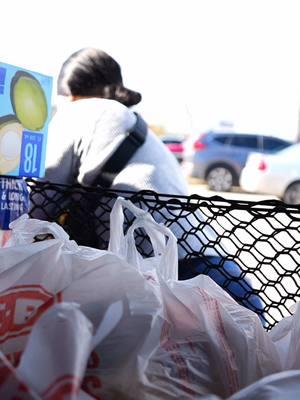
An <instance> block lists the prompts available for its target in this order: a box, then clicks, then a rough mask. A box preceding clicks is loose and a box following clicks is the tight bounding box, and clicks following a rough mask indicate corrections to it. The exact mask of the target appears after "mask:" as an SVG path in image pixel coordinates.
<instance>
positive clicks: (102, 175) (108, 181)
mask: <svg viewBox="0 0 300 400" xmlns="http://www.w3.org/2000/svg"><path fill="white" fill-rule="evenodd" d="M135 115H136V123H135V125H134V126H133V128H132V129H131V130H130V131H128V132H127V134H126V137H125V139H124V140H123V141H122V143H121V144H120V145H119V147H118V148H117V149H116V151H115V152H114V153H113V154H112V155H111V156H110V158H109V159H108V160H107V161H106V162H105V164H104V165H103V166H102V168H101V171H100V172H99V174H98V176H97V178H96V179H95V180H94V182H93V186H96V185H100V186H102V187H104V188H109V187H110V186H111V185H112V183H113V180H114V179H115V177H116V175H117V174H118V173H119V172H120V171H122V169H123V168H124V167H125V166H126V164H127V163H128V161H129V160H130V159H131V157H132V156H133V155H134V153H135V152H136V151H137V150H138V148H139V147H140V146H142V144H143V143H144V142H145V140H146V136H147V130H148V128H147V124H146V122H145V121H144V120H143V118H142V117H141V116H140V115H139V114H137V113H135Z"/></svg>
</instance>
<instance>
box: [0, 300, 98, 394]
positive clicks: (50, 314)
mask: <svg viewBox="0 0 300 400" xmlns="http://www.w3.org/2000/svg"><path fill="white" fill-rule="evenodd" d="M92 343H93V337H92V324H91V323H90V321H88V319H87V318H86V317H85V316H84V315H83V313H82V312H81V311H80V310H79V309H78V305H75V304H72V303H62V304H57V305H55V306H53V307H52V308H51V309H49V310H47V311H46V312H45V313H44V314H43V315H42V316H41V318H40V319H39V320H38V321H37V322H36V324H35V325H34V327H33V329H32V332H31V333H30V335H29V338H28V343H27V345H26V346H25V350H24V353H23V355H22V358H21V361H20V364H19V366H18V367H16V368H15V367H14V366H13V365H12V364H11V363H10V361H9V360H8V359H7V358H6V357H5V356H4V355H3V353H1V352H0V376H1V378H0V398H1V399H5V400H15V399H20V400H59V399H64V400H73V399H78V400H79V399H82V400H89V399H90V400H92V399H93V398H92V397H90V396H88V395H87V394H86V393H85V392H84V391H83V390H81V389H80V387H81V383H82V379H83V376H84V371H85V368H86V363H87V359H88V357H89V355H90V350H91V346H92Z"/></svg>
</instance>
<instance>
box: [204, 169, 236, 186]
mask: <svg viewBox="0 0 300 400" xmlns="http://www.w3.org/2000/svg"><path fill="white" fill-rule="evenodd" d="M206 181H207V185H208V187H209V189H211V190H215V191H217V192H228V191H230V190H231V188H232V184H233V174H232V172H231V171H230V170H229V169H228V168H226V167H221V166H219V167H214V168H212V169H211V170H210V171H209V172H208V174H207V177H206Z"/></svg>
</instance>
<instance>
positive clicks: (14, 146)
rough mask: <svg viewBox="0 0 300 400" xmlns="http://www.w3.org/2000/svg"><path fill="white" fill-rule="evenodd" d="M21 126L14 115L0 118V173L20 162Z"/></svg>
mask: <svg viewBox="0 0 300 400" xmlns="http://www.w3.org/2000/svg"><path fill="white" fill-rule="evenodd" d="M22 132H23V126H22V125H21V124H20V122H19V121H18V120H17V118H16V117H15V116H14V115H6V116H4V117H1V118H0V175H6V174H8V173H9V172H11V171H13V170H14V169H16V168H17V167H18V165H19V163H20V153H21V144H22Z"/></svg>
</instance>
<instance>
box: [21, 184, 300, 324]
mask: <svg viewBox="0 0 300 400" xmlns="http://www.w3.org/2000/svg"><path fill="white" fill-rule="evenodd" d="M27 183H28V186H29V188H30V200H31V211H30V216H31V217H34V218H40V219H47V220H49V221H56V222H58V223H60V224H61V225H62V226H63V227H64V228H65V230H66V231H67V232H68V233H69V235H70V237H71V238H72V239H74V240H76V241H77V243H78V244H83V245H89V246H93V247H97V248H100V249H107V246H108V239H109V216H110V210H111V208H112V206H113V202H114V199H116V198H117V197H118V196H122V197H124V198H126V199H130V200H131V201H132V202H133V203H134V204H135V205H136V206H138V207H141V208H144V209H147V210H149V212H150V213H151V214H152V215H153V217H154V218H155V220H156V221H157V222H160V223H164V224H165V225H166V226H168V227H169V228H170V229H171V230H172V231H173V233H174V234H175V236H176V237H177V239H178V252H179V259H180V262H179V278H180V279H187V278H191V277H192V276H194V275H196V274H199V273H205V274H208V275H209V276H211V277H212V278H213V279H214V280H215V281H216V282H217V283H218V284H220V285H221V286H222V287H223V288H224V289H225V290H226V291H227V292H229V293H230V294H231V295H232V296H233V297H234V298H235V299H236V300H237V301H238V302H239V303H241V304H243V305H245V306H246V307H248V308H250V309H253V310H254V311H255V312H256V313H257V314H258V315H259V316H260V318H261V320H262V322H263V324H264V326H265V328H266V329H270V328H271V327H272V326H274V325H275V324H276V322H278V321H279V320H280V319H281V318H282V317H284V316H286V315H289V314H290V313H291V311H290V309H291V306H292V305H293V304H294V303H295V302H296V301H298V300H299V297H300V277H299V270H300V206H288V205H286V204H284V203H282V202H280V201H276V200H267V201H262V202H246V201H233V200H225V199H223V198H221V197H217V196H214V197H210V198H205V197H200V196H198V195H193V196H189V197H185V196H170V195H162V194H157V193H154V192H150V191H141V192H118V191H112V190H102V189H101V188H97V189H95V188H87V187H82V186H79V185H76V186H66V185H57V184H52V183H48V182H44V183H42V182H36V181H33V180H27ZM130 221H131V216H130V215H129V213H126V217H125V227H124V229H125V230H126V226H127V227H128V226H129V225H130ZM136 240H137V246H138V248H139V250H140V252H141V253H142V254H143V255H144V256H149V255H151V246H150V244H149V240H148V237H147V236H146V235H145V234H144V232H143V231H139V232H138V233H137V235H136Z"/></svg>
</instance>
